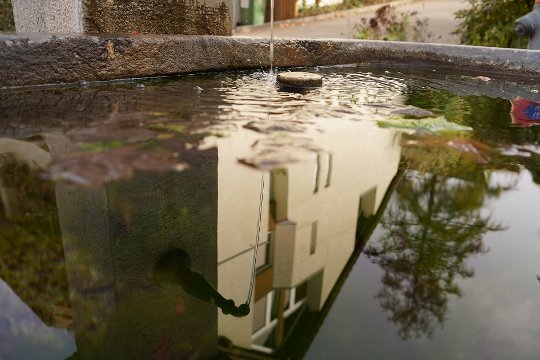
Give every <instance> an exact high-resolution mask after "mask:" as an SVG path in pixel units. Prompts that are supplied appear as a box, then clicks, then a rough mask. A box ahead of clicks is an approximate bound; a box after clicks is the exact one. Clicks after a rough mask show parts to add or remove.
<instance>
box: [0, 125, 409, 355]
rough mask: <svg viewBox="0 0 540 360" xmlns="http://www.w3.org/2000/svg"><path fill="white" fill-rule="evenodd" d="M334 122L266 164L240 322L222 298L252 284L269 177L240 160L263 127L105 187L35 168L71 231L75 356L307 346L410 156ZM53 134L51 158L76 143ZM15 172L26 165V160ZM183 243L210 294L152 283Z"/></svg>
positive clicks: (65, 230)
mask: <svg viewBox="0 0 540 360" xmlns="http://www.w3.org/2000/svg"><path fill="white" fill-rule="evenodd" d="M320 121H321V122H324V121H329V120H320ZM323 125H324V126H325V128H326V131H325V132H323V133H317V134H314V135H313V136H312V141H313V142H314V143H316V144H317V145H318V147H320V149H321V150H320V151H316V152H314V151H309V152H306V154H305V159H304V161H296V162H292V163H288V165H287V166H285V167H278V168H275V167H274V168H271V169H269V170H267V171H265V172H264V178H265V182H266V184H268V186H267V187H265V193H264V199H265V202H264V204H263V221H262V227H261V234H264V235H263V236H262V241H261V244H260V249H259V254H258V257H257V273H256V279H255V289H254V296H253V302H252V303H251V304H250V305H251V309H250V310H251V311H250V312H249V314H246V313H242V314H241V315H243V317H241V318H236V317H231V316H230V315H228V314H229V313H231V311H220V310H219V309H218V308H217V307H216V306H215V305H216V304H217V305H220V304H219V302H220V300H219V299H220V298H219V297H218V294H217V293H219V296H221V297H223V299H232V300H234V301H235V303H236V304H240V303H242V301H243V300H244V299H245V297H246V294H247V291H248V288H249V284H250V271H251V267H252V259H253V255H252V250H253V245H254V241H255V230H256V221H257V216H258V215H257V207H258V203H257V200H258V198H259V192H260V176H261V175H260V174H261V173H260V170H257V169H253V168H250V167H247V166H245V165H243V164H242V163H240V162H239V161H238V159H242V158H244V157H245V158H248V157H249V156H252V154H253V148H252V146H251V145H252V143H253V142H254V141H257V139H259V140H260V137H261V135H260V134H258V133H256V132H253V131H251V130H248V129H244V130H239V131H236V132H234V133H230V134H229V135H228V136H226V137H222V138H217V139H214V140H213V141H215V142H213V144H214V145H213V146H208V147H207V148H206V150H202V149H199V150H193V151H192V152H191V153H192V154H193V156H191V157H190V161H189V166H188V167H186V168H184V169H183V170H182V171H179V172H178V171H177V172H170V171H169V172H161V173H158V174H156V173H155V172H152V171H150V172H142V173H141V172H139V173H137V176H132V177H129V178H126V179H122V178H121V179H118V180H117V181H112V182H111V181H109V182H107V183H105V184H102V185H100V186H95V184H94V186H91V187H80V186H76V185H73V184H72V183H69V182H60V183H58V184H57V185H56V188H55V189H54V191H53V189H52V188H51V186H52V183H46V182H45V183H44V182H41V181H39V180H38V179H37V178H36V177H35V175H36V173H35V172H33V173H32V172H27V173H28V174H29V176H30V174H31V175H32V176H31V177H30V178H31V179H33V180H32V181H35V182H36V183H37V184H41V186H42V187H43V186H46V187H48V188H49V191H51V197H49V198H45V199H43V198H42V197H39V200H40V201H46V204H47V208H46V209H47V216H49V217H51V216H52V217H53V218H52V219H48V220H49V221H50V222H51V223H53V224H56V225H54V226H56V229H57V230H61V231H60V233H61V238H60V237H59V235H60V233H57V237H56V238H55V239H56V240H55V241H59V240H60V239H61V243H60V244H61V248H60V251H62V250H63V255H64V257H65V267H64V262H62V263H61V266H60V267H55V266H53V265H52V264H51V265H49V266H52V267H53V270H54V271H59V272H60V273H61V274H62V275H63V279H66V278H67V284H66V283H63V285H62V286H63V287H62V288H61V289H60V290H61V291H58V289H55V290H54V293H55V294H64V295H63V296H64V298H63V300H64V302H65V301H67V302H68V303H67V307H68V313H69V320H70V321H69V322H67V323H65V324H62V325H58V324H56V325H55V326H64V327H65V328H66V329H68V330H69V331H72V333H73V339H74V341H75V343H76V346H77V355H76V356H77V357H78V358H83V359H87V358H88V359H92V358H104V357H106V358H126V357H129V358H147V357H165V358H178V357H180V358H187V357H201V358H209V357H213V356H216V355H217V354H218V351H221V352H225V353H229V354H231V355H235V354H236V355H238V354H240V355H241V356H246V357H250V356H251V355H250V354H252V352H253V351H255V352H258V353H265V354H274V355H273V356H278V357H279V356H281V355H279V354H282V353H283V352H292V351H299V350H296V347H299V346H300V345H301V343H302V341H299V339H301V337H299V336H300V333H302V332H303V331H306V329H305V328H304V326H305V325H306V324H308V323H314V322H315V321H316V320H317V318H319V317H320V316H321V315H320V314H321V310H322V309H323V307H324V305H325V303H327V299H328V298H329V297H330V296H331V294H332V292H333V291H335V290H333V289H334V286H335V284H336V283H337V282H338V280H339V279H340V277H341V276H342V272H343V269H344V268H345V266H346V265H347V263H348V262H349V260H350V259H351V257H352V256H353V255H354V254H355V249H357V248H358V247H357V246H358V241H359V237H358V235H357V233H356V229H357V221H358V215H359V214H361V215H362V216H363V217H365V218H368V217H370V216H372V215H374V214H375V213H376V212H377V209H378V208H379V206H380V204H381V202H382V200H383V197H384V194H385V193H386V190H387V188H388V186H389V184H390V183H391V181H392V179H393V177H394V175H395V173H396V171H397V168H398V164H399V161H400V153H401V150H400V146H399V137H396V134H394V133H393V132H392V131H388V130H385V129H379V128H377V126H376V125H375V124H373V123H360V122H347V123H336V124H330V123H325V124H323ZM47 139H48V141H49V145H50V146H49V147H48V148H49V149H52V150H53V157H56V156H60V154H59V152H58V149H69V148H70V146H69V144H68V146H64V145H63V144H65V142H63V141H65V138H64V137H54V136H53V137H47ZM250 139H252V140H251V141H250ZM39 141H41V140H39ZM29 144H32V143H29ZM45 148H47V146H45ZM368 153H369V154H370V155H369V156H351V154H368ZM25 154H27V155H28V157H31V158H32V159H37V158H38V157H37V155H35V154H34V153H32V152H30V151H27V152H26V153H25ZM181 157H182V156H181ZM12 166H13V171H12V172H13V173H14V174H20V173H22V172H21V169H23V168H22V167H21V162H20V161H19V162H18V163H14V164H13V165H12ZM4 169H8V167H4ZM2 179H3V181H4V182H7V181H8V180H9V178H8V177H7V176H3V178H2ZM40 189H41V188H40ZM36 191H40V190H36ZM28 205H29V206H30V203H29V204H28ZM56 208H57V210H56ZM7 209H9V206H5V211H7ZM56 211H57V212H56ZM11 226H12V224H9V229H11ZM27 227H32V226H29V225H28V226H27ZM34 228H35V229H36V231H37V229H38V228H37V227H35V226H34ZM44 232H45V231H44ZM46 233H47V234H49V233H51V231H50V230H48V231H46ZM62 248H63V249H62ZM174 249H181V250H182V251H183V252H185V253H186V254H188V255H189V258H190V260H191V270H190V271H189V273H188V272H187V271H181V274H180V275H181V276H187V275H189V277H190V278H191V280H193V279H194V278H197V279H198V280H193V281H195V282H196V283H197V284H198V285H197V286H196V287H198V290H197V289H195V288H194V287H193V286H191V285H189V284H188V283H190V282H191V284H193V282H192V281H191V280H188V283H186V282H183V283H182V286H176V287H175V286H168V287H160V286H158V284H156V282H155V281H154V280H155V278H154V268H155V267H156V263H158V261H159V259H160V258H162V256H163V255H164V254H166V253H167V252H169V251H171V250H174ZM43 252H44V253H50V249H49V248H47V249H46V251H45V250H44V251H43ZM6 253H7V252H6ZM356 254H357V253H356ZM30 258H32V259H34V258H35V257H34V256H30ZM18 264H19V265H20V266H21V267H22V268H24V269H25V271H31V272H32V270H30V269H32V268H31V267H30V266H28V264H21V263H20V262H18ZM48 274H49V275H52V273H51V272H50V271H49V272H48ZM2 278H3V279H8V278H9V277H8V275H6V274H2ZM8 283H9V284H10V286H15V285H14V284H16V283H17V282H16V281H15V282H14V283H11V282H8ZM36 283H37V285H39V286H43V285H45V283H44V282H43V281H37V282H36ZM203 283H205V284H207V285H204V286H206V289H207V290H204V291H203V292H202V293H201V291H199V290H200V286H199V285H200V284H203ZM23 284H24V283H21V291H22V292H24V289H25V288H26V287H25V286H24V285H23ZM190 286H191V287H190ZM212 288H213V289H215V291H216V293H212V290H211V289H212ZM68 289H69V290H68ZM194 289H195V290H194ZM68 291H69V297H66V293H67V292H68ZM209 293H212V295H211V296H208V294H209ZM193 295H195V296H193ZM41 296H42V295H41V294H39V293H37V294H34V295H32V297H33V298H40V299H41ZM216 299H218V300H216ZM63 304H64V303H63ZM65 305H66V304H64V306H65ZM221 305H222V306H221V308H222V309H224V308H226V307H227V305H226V304H225V305H224V304H223V303H222V304H221ZM310 331H312V330H310ZM293 347H294V348H295V349H293Z"/></svg>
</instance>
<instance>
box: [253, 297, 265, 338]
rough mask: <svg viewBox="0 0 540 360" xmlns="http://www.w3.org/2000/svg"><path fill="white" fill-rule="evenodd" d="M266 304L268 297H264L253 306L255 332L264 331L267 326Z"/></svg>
mask: <svg viewBox="0 0 540 360" xmlns="http://www.w3.org/2000/svg"><path fill="white" fill-rule="evenodd" d="M266 302H267V297H266V296H263V297H262V298H260V299H259V300H257V301H256V302H255V305H254V306H253V331H257V330H260V329H262V328H263V327H264V325H265V324H266Z"/></svg>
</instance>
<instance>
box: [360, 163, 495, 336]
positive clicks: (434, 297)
mask: <svg viewBox="0 0 540 360" xmlns="http://www.w3.org/2000/svg"><path fill="white" fill-rule="evenodd" d="M482 175H483V174H481V173H480V174H477V176H480V177H482ZM475 180H476V181H470V179H467V178H465V179H464V178H461V179H460V178H456V177H449V176H444V175H443V174H424V175H418V174H415V173H412V172H408V173H407V175H406V176H405V177H404V178H403V180H402V182H401V184H400V185H399V186H398V188H397V191H396V193H395V198H394V201H393V202H392V203H391V205H390V207H389V209H388V210H387V212H386V213H385V215H384V217H383V219H382V228H383V229H384V230H383V234H382V236H381V237H380V238H379V240H378V241H377V242H376V243H372V244H371V245H369V246H368V247H367V248H366V249H365V250H364V253H365V254H366V255H367V256H368V258H370V259H371V260H372V261H373V262H375V263H377V264H378V265H379V266H380V267H381V269H382V270H383V275H382V279H381V284H382V286H381V288H380V290H379V291H378V293H377V295H376V297H377V299H378V300H379V301H380V304H381V307H382V308H383V309H384V310H385V311H386V312H387V313H388V318H389V319H390V320H391V321H392V322H394V323H395V324H396V325H397V327H398V333H399V336H400V337H401V338H403V339H407V338H409V337H411V336H416V337H420V336H422V335H427V336H431V335H432V334H433V332H434V328H435V327H436V326H437V325H439V326H441V327H442V325H443V323H444V320H445V319H446V317H447V312H448V301H449V298H450V297H451V296H461V290H460V288H459V286H458V285H457V281H458V279H459V278H468V277H472V276H473V275H474V270H473V269H472V268H470V267H469V266H467V261H468V259H469V258H470V257H471V256H474V255H476V254H479V253H482V252H485V251H486V248H485V246H484V243H483V237H484V235H485V234H486V233H487V232H489V231H499V230H501V227H500V225H498V224H496V223H495V222H494V221H493V220H492V219H491V217H490V216H489V215H486V214H483V213H482V211H481V210H482V207H483V205H484V204H485V201H486V200H487V199H489V198H490V197H492V196H496V195H498V194H499V193H500V190H501V189H499V188H495V189H494V188H490V187H489V186H488V184H486V183H485V182H484V181H482V180H480V181H479V179H475Z"/></svg>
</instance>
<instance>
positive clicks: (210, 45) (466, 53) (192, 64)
mask: <svg viewBox="0 0 540 360" xmlns="http://www.w3.org/2000/svg"><path fill="white" fill-rule="evenodd" d="M268 54H269V43H268V40H267V39H264V38H252V37H221V36H157V35H156V36H152V35H146V36H112V35H109V36H105V35H104V36H87V35H37V34H31V35H28V34H20V35H2V36H0V87H12V86H26V85H44V84H60V83H75V82H77V81H81V80H86V81H102V80H113V79H124V78H138V77H151V76H162V75H174V74H181V73H189V72H201V71H214V70H230V69H253V68H263V67H268V66H269V55H268ZM353 63H363V64H366V63H370V64H374V63H385V64H390V65H401V66H407V65H414V66H432V67H437V68H454V69H459V70H473V71H479V72H482V73H505V74H510V75H514V76H519V75H529V76H530V75H539V74H540V51H534V50H517V49H501V48H487V47H473V46H461V45H440V44H422V43H405V42H384V41H360V40H337V39H336V40H332V39H324V40H313V39H282V40H277V41H276V45H275V61H274V64H275V65H276V66H278V67H293V66H321V65H339V64H353Z"/></svg>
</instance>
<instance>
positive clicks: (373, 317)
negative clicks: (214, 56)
mask: <svg viewBox="0 0 540 360" xmlns="http://www.w3.org/2000/svg"><path fill="white" fill-rule="evenodd" d="M308 70H309V71H313V72H318V73H320V74H321V75H323V77H324V84H323V86H322V87H321V88H319V89H314V90H310V91H306V92H298V93H291V92H286V91H281V90H280V89H279V88H278V87H276V84H275V74H269V73H263V72H238V73H219V74H206V75H185V76H180V77H176V78H159V79H147V80H136V81H123V82H117V83H92V84H84V86H80V87H79V86H71V87H66V88H61V87H50V88H40V89H31V88H30V89H11V90H3V91H2V92H0V114H1V115H2V126H1V127H0V131H1V132H2V136H3V137H2V138H1V139H0V153H1V164H0V200H1V205H2V206H1V210H2V217H1V222H0V304H2V305H3V306H2V308H3V309H4V310H5V311H4V312H3V313H2V314H0V358H2V359H4V358H6V359H32V358H45V357H48V358H68V357H69V356H71V355H72V354H74V355H73V358H77V359H79V358H80V359H95V358H107V359H109V358H111V359H113V358H114V359H116V358H118V359H121V358H130V359H134V358H154V357H155V358H162V357H163V358H213V357H216V356H218V354H221V355H220V356H222V357H223V356H225V357H227V356H228V357H232V358H259V357H261V356H262V357H264V358H266V357H269V358H301V357H302V356H304V355H305V356H306V357H307V358H335V357H336V356H337V355H336V354H340V355H339V356H341V357H342V358H346V357H348V358H358V357H362V356H363V357H368V358H396V357H406V358H425V359H433V358H447V359H453V358H460V357H463V358H478V357H479V358H507V355H509V354H512V356H513V357H516V358H531V359H532V358H535V356H536V355H537V354H538V351H540V349H539V348H538V345H537V341H536V339H537V338H538V336H539V335H540V327H539V325H538V324H540V318H538V316H539V315H538V311H537V309H538V290H539V289H538V286H540V285H539V284H538V280H537V274H539V273H540V268H538V266H537V257H538V254H539V253H540V248H539V247H538V241H537V240H538V237H539V236H540V228H538V225H537V224H538V221H537V220H535V219H536V218H535V216H536V217H537V214H538V203H539V201H540V190H539V187H538V184H539V183H540V145H539V141H540V131H539V129H540V127H535V126H529V125H532V124H534V123H535V122H534V121H529V122H527V121H526V120H524V116H525V115H524V114H525V113H526V114H529V115H530V116H534V114H536V112H535V111H536V110H535V109H538V102H540V96H539V95H538V89H537V83H536V82H535V81H532V80H529V79H515V78H514V79H507V78H503V77H499V76H493V78H492V79H488V78H487V77H486V76H484V75H481V76H478V75H479V74H454V73H445V72H441V71H439V70H434V69H422V68H418V69H403V68H386V69H380V68H358V67H356V66H349V67H321V68H313V69H308ZM142 84H143V85H144V86H140V85H142ZM412 106H415V107H412ZM416 107H418V108H416ZM419 108H420V109H419ZM421 109H424V110H428V111H431V112H432V113H433V114H432V117H433V118H436V119H437V120H436V121H439V122H440V123H441V124H442V125H443V129H444V126H449V125H448V124H457V125H459V126H461V129H467V128H472V129H473V130H472V131H463V130H460V131H458V132H455V131H454V132H444V131H443V132H441V131H436V132H433V131H432V128H430V127H429V125H426V123H425V122H414V121H416V120H413V121H412V122H410V119H403V117H404V115H403V114H410V115H415V114H416V115H418V114H422V113H423V112H422V110H421ZM422 116H425V114H424V115H422ZM380 120H385V121H398V122H400V124H401V125H402V126H403V124H405V125H406V126H409V128H407V127H406V126H405V127H402V129H401V130H396V129H395V128H392V127H390V128H380V127H378V125H377V124H378V121H380ZM407 121H409V122H407ZM426 121H427V122H429V121H435V120H426ZM410 124H413V125H412V127H411V125H410ZM414 124H416V125H414ZM418 124H421V126H417V125H418ZM415 126H416V127H415ZM261 172H262V176H263V179H264V183H265V185H266V186H265V187H264V189H263V199H264V201H263V204H262V222H261V232H260V234H261V241H260V244H259V252H258V253H257V262H256V268H257V271H256V276H255V287H254V292H253V302H252V303H251V304H250V305H251V306H250V312H249V314H246V313H245V311H243V310H245V309H243V310H242V311H241V310H240V309H239V307H238V305H240V304H241V303H242V302H243V301H244V299H245V298H246V294H247V292H248V289H249V284H250V280H251V268H252V266H253V263H252V257H253V247H254V241H255V239H256V231H257V221H258V217H259V212H258V208H259V205H260V204H259V199H260V195H261V185H260V184H261ZM44 179H46V180H44ZM368 240H369V241H368ZM366 241H367V243H366ZM362 251H363V253H362ZM166 254H169V255H168V257H167V256H165V255H166ZM164 259H173V261H172V262H167V261H165V260H164ZM158 264H159V266H158ZM164 269H165V270H164ZM158 270H159V271H158ZM163 271H164V272H163ZM167 281H168V282H172V283H173V284H169V285H163V284H162V283H167ZM158 285H159V286H158ZM516 304H517V305H516Z"/></svg>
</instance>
